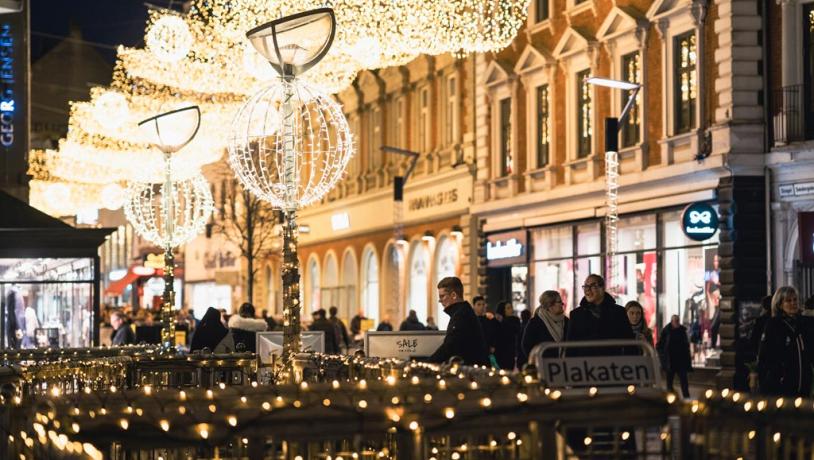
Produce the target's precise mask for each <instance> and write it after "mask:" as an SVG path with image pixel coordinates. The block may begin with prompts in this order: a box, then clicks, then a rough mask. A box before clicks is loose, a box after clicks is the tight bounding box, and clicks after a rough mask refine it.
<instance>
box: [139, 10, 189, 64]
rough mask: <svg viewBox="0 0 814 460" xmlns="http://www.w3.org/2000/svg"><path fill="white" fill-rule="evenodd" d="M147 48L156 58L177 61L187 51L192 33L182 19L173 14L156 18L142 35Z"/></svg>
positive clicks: (164, 60)
mask: <svg viewBox="0 0 814 460" xmlns="http://www.w3.org/2000/svg"><path fill="white" fill-rule="evenodd" d="M144 41H145V43H146V44H147V48H148V49H149V50H150V52H152V53H153V55H154V56H155V57H156V59H158V60H160V61H163V62H170V63H172V62H177V61H179V60H181V59H183V58H184V56H186V55H187V53H189V49H190V47H191V46H192V34H191V33H190V31H189V27H188V26H187V24H186V22H184V20H183V19H182V18H180V17H178V16H176V15H174V14H167V15H163V16H161V17H159V18H157V19H156V20H155V21H154V22H153V23H152V25H151V26H150V28H149V29H147V34H146V35H145V37H144Z"/></svg>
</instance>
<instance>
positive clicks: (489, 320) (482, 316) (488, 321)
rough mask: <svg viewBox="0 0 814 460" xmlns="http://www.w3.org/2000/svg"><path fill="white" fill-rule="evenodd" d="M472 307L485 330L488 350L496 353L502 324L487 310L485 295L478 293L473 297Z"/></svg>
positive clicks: (484, 334) (490, 352) (484, 335)
mask: <svg viewBox="0 0 814 460" xmlns="http://www.w3.org/2000/svg"><path fill="white" fill-rule="evenodd" d="M472 308H473V309H474V310H475V315H476V316H477V317H478V321H479V322H480V327H481V329H482V330H483V337H484V339H485V340H486V347H487V350H488V351H489V354H494V353H495V343H496V341H497V333H498V330H499V329H500V324H499V323H498V321H497V319H495V317H494V316H492V314H491V313H489V312H487V311H486V299H484V298H483V296H479V295H478V296H475V297H473V298H472Z"/></svg>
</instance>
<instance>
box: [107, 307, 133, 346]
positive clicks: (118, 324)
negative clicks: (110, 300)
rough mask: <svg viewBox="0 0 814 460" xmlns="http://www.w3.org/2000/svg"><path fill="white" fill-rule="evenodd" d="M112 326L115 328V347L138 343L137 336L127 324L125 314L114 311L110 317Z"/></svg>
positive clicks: (113, 341) (113, 342)
mask: <svg viewBox="0 0 814 460" xmlns="http://www.w3.org/2000/svg"><path fill="white" fill-rule="evenodd" d="M110 325H111V326H113V339H112V340H111V343H112V344H113V345H129V344H132V343H136V334H134V333H133V329H132V328H131V327H130V325H129V324H127V320H126V319H125V316H124V313H122V312H120V311H114V312H113V314H112V315H110Z"/></svg>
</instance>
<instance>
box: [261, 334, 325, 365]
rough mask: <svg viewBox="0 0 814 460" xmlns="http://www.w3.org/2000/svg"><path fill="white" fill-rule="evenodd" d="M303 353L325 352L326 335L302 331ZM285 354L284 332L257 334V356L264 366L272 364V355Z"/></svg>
mask: <svg viewBox="0 0 814 460" xmlns="http://www.w3.org/2000/svg"><path fill="white" fill-rule="evenodd" d="M302 351H304V352H309V351H315V352H318V353H324V352H325V333H324V332H322V331H302ZM282 354H283V332H282V331H269V332H258V333H257V356H258V357H259V358H260V362H261V363H264V364H270V363H271V355H277V356H281V355H282Z"/></svg>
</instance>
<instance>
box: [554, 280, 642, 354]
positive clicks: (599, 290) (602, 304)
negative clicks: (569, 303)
mask: <svg viewBox="0 0 814 460" xmlns="http://www.w3.org/2000/svg"><path fill="white" fill-rule="evenodd" d="M582 290H583V292H584V293H585V296H584V297H583V298H582V300H581V301H580V302H579V307H577V308H576V309H574V311H573V312H572V313H571V321H570V322H569V324H568V335H567V338H566V341H568V342H574V341H580V340H612V339H628V340H630V339H633V338H634V335H633V330H631V329H630V322H629V321H628V319H627V314H626V313H625V309H624V308H622V307H621V306H620V305H617V304H616V301H615V300H613V297H611V296H610V294H608V293H606V292H605V279H604V278H602V277H601V276H599V275H596V274H594V275H588V277H587V278H585V284H584V285H583V286H582ZM631 353H633V351H631V350H628V349H626V348H625V347H618V348H617V347H589V348H572V349H570V350H568V355H569V356H610V355H619V354H631Z"/></svg>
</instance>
